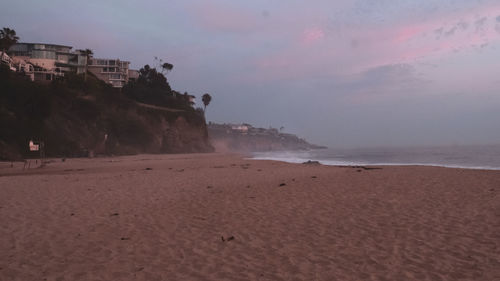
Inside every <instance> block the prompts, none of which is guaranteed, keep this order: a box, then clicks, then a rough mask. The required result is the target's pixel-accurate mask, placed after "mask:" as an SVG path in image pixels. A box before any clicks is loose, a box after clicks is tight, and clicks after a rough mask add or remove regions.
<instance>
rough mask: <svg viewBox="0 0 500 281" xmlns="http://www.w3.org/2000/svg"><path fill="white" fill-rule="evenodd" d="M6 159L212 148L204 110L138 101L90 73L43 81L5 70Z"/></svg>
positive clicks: (0, 142) (1, 129) (2, 125)
mask: <svg viewBox="0 0 500 281" xmlns="http://www.w3.org/2000/svg"><path fill="white" fill-rule="evenodd" d="M0 89H2V90H1V91H0V159H2V160H20V159H22V158H28V157H34V156H36V155H35V154H34V153H33V152H30V151H29V148H28V142H29V141H30V140H34V141H43V142H44V144H45V153H46V156H47V157H80V156H92V155H99V154H102V155H123V154H136V153H190V152H211V151H213V150H214V149H213V147H212V145H211V144H210V142H209V140H208V132H207V126H206V123H205V118H204V115H203V112H202V111H200V110H195V109H194V108H192V107H190V106H186V107H184V108H179V107H177V108H175V109H173V108H168V107H162V106H151V105H146V104H141V103H138V102H136V101H134V100H132V99H129V98H127V97H125V96H124V95H123V94H122V93H120V92H119V91H118V90H116V89H113V88H111V87H110V86H109V85H107V84H105V83H103V82H102V81H99V80H98V79H96V78H94V77H92V76H89V77H88V78H86V79H85V81H84V80H83V78H82V77H73V78H72V79H65V80H64V81H54V82H52V83H51V84H46V85H43V84H38V83H34V82H31V81H29V80H26V78H25V77H23V76H22V75H18V74H16V73H13V72H10V71H9V70H8V69H3V68H2V69H0Z"/></svg>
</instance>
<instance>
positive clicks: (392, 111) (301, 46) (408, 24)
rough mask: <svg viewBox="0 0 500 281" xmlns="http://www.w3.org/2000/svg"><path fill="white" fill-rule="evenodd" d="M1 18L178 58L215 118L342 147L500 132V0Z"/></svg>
mask: <svg viewBox="0 0 500 281" xmlns="http://www.w3.org/2000/svg"><path fill="white" fill-rule="evenodd" d="M47 19H50V20H47ZM0 26H9V27H11V28H14V29H15V30H16V31H17V33H18V34H20V35H21V37H22V42H48V43H57V44H67V45H70V46H75V48H90V49H92V50H94V52H95V56H96V57H110V56H111V57H115V56H118V57H120V58H124V59H127V60H129V61H131V67H132V68H136V69H138V68H140V67H142V66H143V65H145V64H147V63H149V64H151V63H152V62H153V57H154V56H157V57H161V58H164V59H165V60H166V61H168V62H170V63H172V64H173V65H174V66H175V68H174V69H173V71H172V72H170V73H168V76H167V78H168V80H169V83H170V84H171V85H172V88H174V89H181V90H182V91H184V90H185V91H188V92H189V93H190V94H194V95H196V96H197V102H198V104H201V95H202V94H203V93H205V92H209V93H211V94H212V96H213V97H214V100H213V102H212V103H211V105H210V107H209V108H208V110H207V120H208V121H214V122H218V123H224V122H232V123H237V122H247V123H251V124H253V125H255V126H260V127H269V126H273V127H275V128H279V127H281V126H283V127H285V130H286V131H288V132H291V133H296V134H297V135H299V136H300V137H305V138H307V140H308V141H310V142H312V143H316V144H320V145H327V146H329V147H377V146H386V147H390V146H414V145H418V146H425V145H470V144H476V145H477V144H497V143H499V142H500V130H498V121H499V120H500V111H498V108H499V106H500V96H499V95H498V87H499V86H500V78H499V77H498V75H497V73H498V61H497V58H498V56H499V52H500V49H499V47H500V4H499V3H498V1H488V0H484V1H470V0H467V1H465V0H457V1H438V0H433V1H432V0H426V1H409V0H406V1H368V0H357V1H334V2H332V1H314V2H307V3H306V2H303V1H287V2H286V4H285V3H284V2H279V1H261V0H259V1H252V2H244V1H148V2H147V3H145V2H139V1H105V2H102V1H85V2H74V1H51V2H50V5H49V4H47V3H42V2H39V1H9V2H6V1H4V2H3V5H2V9H1V10H0Z"/></svg>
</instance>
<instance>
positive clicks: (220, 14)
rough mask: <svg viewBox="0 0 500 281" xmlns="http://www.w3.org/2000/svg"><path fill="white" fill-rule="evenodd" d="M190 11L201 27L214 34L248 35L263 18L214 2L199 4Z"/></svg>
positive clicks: (190, 8)
mask: <svg viewBox="0 0 500 281" xmlns="http://www.w3.org/2000/svg"><path fill="white" fill-rule="evenodd" d="M189 10H190V11H191V13H192V14H193V17H194V18H195V20H196V22H197V23H198V25H199V27H201V28H202V29H206V30H210V31H213V32H226V33H239V34H244V33H248V32H251V31H255V30H256V29H257V28H258V27H259V18H262V16H259V15H258V13H257V14H254V13H252V12H251V11H248V10H245V9H242V8H241V7H237V6H234V5H228V4H226V5H222V4H220V3H217V2H214V1H210V2H208V1H207V2H197V3H196V4H193V5H192V6H190V7H189Z"/></svg>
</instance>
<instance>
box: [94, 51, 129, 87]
mask: <svg viewBox="0 0 500 281" xmlns="http://www.w3.org/2000/svg"><path fill="white" fill-rule="evenodd" d="M129 64H130V62H128V61H121V60H119V59H98V58H91V59H90V60H89V65H88V71H90V72H92V73H93V74H94V75H95V76H97V78H99V79H101V80H103V81H104V82H106V83H109V84H111V85H112V86H113V87H115V88H122V87H123V86H124V85H125V84H126V83H127V82H128V79H129Z"/></svg>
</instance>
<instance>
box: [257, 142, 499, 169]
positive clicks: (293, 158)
mask: <svg viewBox="0 0 500 281" xmlns="http://www.w3.org/2000/svg"><path fill="white" fill-rule="evenodd" d="M253 159H262V160H278V161H284V162H290V163H303V162H305V161H308V160H313V161H319V162H320V163H321V164H324V165H336V166H350V165H425V166H441V167H452V168H467V169H487V170H500V145H475V146H445V147H411V148H400V147H399V148H360V149H323V150H311V151H280V152H277V151H276V152H258V153H254V155H253Z"/></svg>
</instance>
